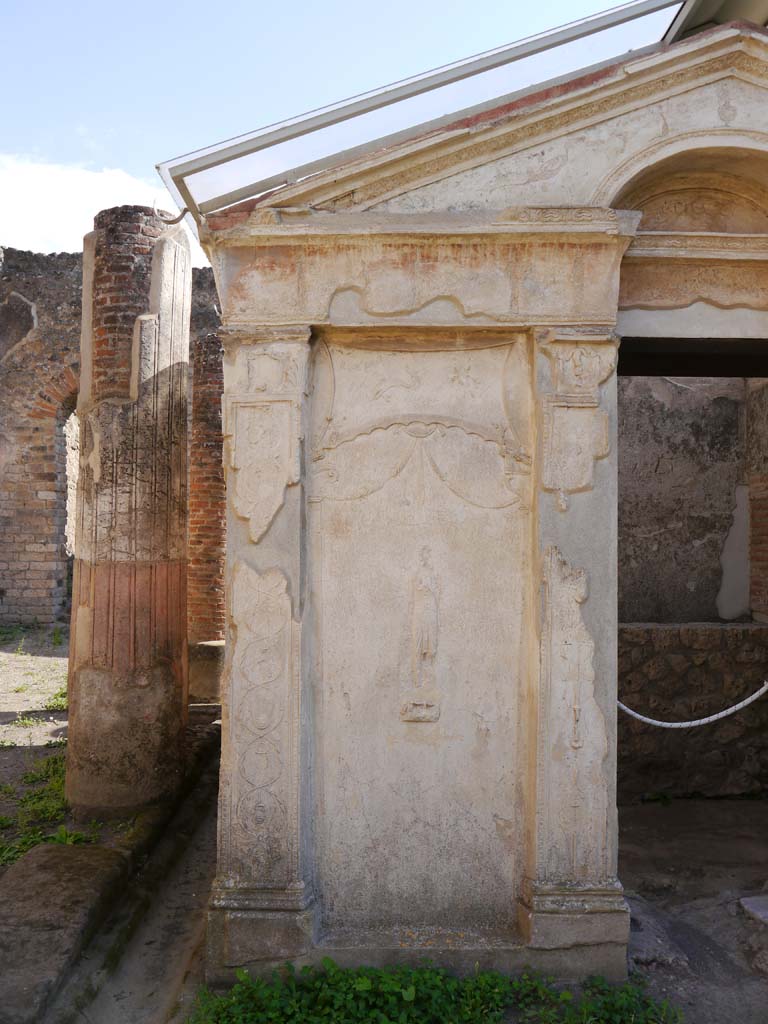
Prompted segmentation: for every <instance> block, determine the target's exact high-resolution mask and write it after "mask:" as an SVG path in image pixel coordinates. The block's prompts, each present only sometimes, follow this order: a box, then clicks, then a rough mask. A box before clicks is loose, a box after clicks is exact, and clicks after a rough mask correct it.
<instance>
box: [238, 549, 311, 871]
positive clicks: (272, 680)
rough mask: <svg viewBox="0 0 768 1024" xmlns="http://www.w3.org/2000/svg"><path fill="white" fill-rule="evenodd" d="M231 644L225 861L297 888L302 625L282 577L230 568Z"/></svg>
mask: <svg viewBox="0 0 768 1024" xmlns="http://www.w3.org/2000/svg"><path fill="white" fill-rule="evenodd" d="M232 609H233V620H234V625H235V627H236V640H235V646H234V654H233V659H232V670H231V672H232V682H231V687H232V692H231V708H232V716H231V721H230V728H231V730H232V735H233V739H235V742H234V743H233V745H232V749H234V750H237V752H238V756H237V762H236V764H235V765H234V766H233V773H232V778H231V802H230V813H231V816H232V817H231V828H230V833H231V837H230V838H231V847H232V848H231V850H230V858H229V859H230V861H231V864H232V867H234V868H235V869H236V872H237V875H238V877H240V878H241V879H245V880H250V882H251V883H252V884H256V885H257V886H259V887H280V886H288V885H290V884H291V883H292V882H294V881H295V879H296V877H297V872H298V865H297V863H296V849H297V843H298V839H297V835H296V829H295V828H294V827H293V824H292V823H293V822H295V821H296V820H297V813H298V812H297V792H298V789H297V778H296V776H297V772H298V763H297V751H298V727H299V726H298V700H299V687H298V680H297V678H296V675H297V666H298V662H297V657H296V655H297V647H298V634H299V626H298V624H297V623H295V622H294V621H293V617H292V613H291V599H290V595H289V594H288V592H287V583H286V579H285V577H284V576H283V574H282V573H281V572H280V571H279V570H277V569H272V570H269V571H268V572H266V573H263V574H260V573H257V572H256V571H255V570H254V569H252V568H251V567H250V566H248V565H246V564H245V563H244V562H238V563H237V564H236V565H235V569H234V573H233V584H232Z"/></svg>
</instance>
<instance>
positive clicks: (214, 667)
mask: <svg viewBox="0 0 768 1024" xmlns="http://www.w3.org/2000/svg"><path fill="white" fill-rule="evenodd" d="M224 653H225V652H224V641H223V640H206V641H203V642H202V643H198V644H191V645H190V647H189V700H190V703H192V704H218V703H219V701H220V699H221V673H222V671H223V668H224Z"/></svg>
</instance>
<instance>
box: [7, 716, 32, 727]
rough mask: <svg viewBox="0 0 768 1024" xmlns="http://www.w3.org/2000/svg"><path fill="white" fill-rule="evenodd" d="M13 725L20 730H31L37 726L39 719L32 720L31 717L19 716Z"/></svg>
mask: <svg viewBox="0 0 768 1024" xmlns="http://www.w3.org/2000/svg"><path fill="white" fill-rule="evenodd" d="M11 725H17V726H18V727H19V728H20V729H31V728H32V727H33V726H35V725H37V719H36V718H32V716H31V715H18V716H17V717H16V718H14V720H13V721H12V722H11Z"/></svg>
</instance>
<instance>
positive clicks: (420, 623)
mask: <svg viewBox="0 0 768 1024" xmlns="http://www.w3.org/2000/svg"><path fill="white" fill-rule="evenodd" d="M419 559H420V563H421V564H420V565H419V569H418V571H417V573H416V576H415V578H414V581H413V685H414V686H415V687H416V688H417V689H419V688H421V687H433V686H434V685H435V658H436V656H437V634H438V628H439V619H438V609H437V602H438V584H437V577H436V576H435V573H434V570H433V568H432V556H431V554H430V551H429V548H428V547H423V548H422V549H421V553H420V555H419Z"/></svg>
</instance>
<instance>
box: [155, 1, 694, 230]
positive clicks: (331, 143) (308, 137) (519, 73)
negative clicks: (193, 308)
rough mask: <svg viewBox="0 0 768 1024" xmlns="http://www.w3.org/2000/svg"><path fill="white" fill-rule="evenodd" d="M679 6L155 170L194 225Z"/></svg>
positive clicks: (637, 30)
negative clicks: (194, 222) (184, 207)
mask: <svg viewBox="0 0 768 1024" xmlns="http://www.w3.org/2000/svg"><path fill="white" fill-rule="evenodd" d="M689 2H690V0H689ZM682 7H683V4H681V3H679V2H674V0H635V2H633V3H629V4H625V5H623V6H622V7H619V8H614V9H612V10H610V11H607V12H604V13H603V14H599V15H594V16H592V17H590V18H585V19H583V20H582V21H579V22H572V23H571V24H569V25H566V26H563V27H562V28H560V29H554V30H552V31H551V32H547V33H543V34H542V35H538V36H532V37H530V38H528V39H525V40H521V41H520V42H519V43H514V44H511V45H509V46H506V47H500V48H499V49H497V50H492V51H488V52H487V53H485V54H480V55H479V56H477V57H473V58H469V59H468V60H466V61H459V62H457V63H456V64H452V65H447V66H446V67H445V68H439V69H437V70H436V71H433V72H427V73H426V74H424V75H419V76H416V78H413V79H406V80H404V81H403V82H398V83H395V84H394V85H392V86H388V87H386V88H384V89H381V90H376V91H374V92H371V93H366V94H363V95H362V96H358V97H354V98H353V99H352V100H347V101H344V102H343V103H340V104H335V105H334V106H332V107H326V108H323V109H322V110H319V111H313V112H311V113H309V114H305V115H302V116H301V117H297V118H293V119H291V120H289V121H285V122H282V123H281V124H279V125H272V126H269V127H267V128H264V129H260V130H259V131H256V132H253V133H251V134H249V135H244V136H241V137H240V138H237V139H233V140H230V141H229V142H225V143H221V144H220V145H217V146H212V147H210V148H208V149H205V150H199V151H197V152H196V153H191V154H188V155H187V156H185V157H180V158H178V159H177V160H172V161H169V162H168V163H165V164H161V165H159V168H158V169H159V171H160V174H161V176H162V178H163V180H164V181H165V183H166V185H167V186H168V187H169V189H170V191H171V192H172V194H173V195H174V198H175V199H176V200H177V202H178V203H179V206H180V207H182V206H186V207H187V208H188V209H189V210H190V211H191V212H192V213H193V214H194V215H195V217H196V219H197V218H199V215H200V214H201V213H202V214H205V213H210V212H212V211H213V210H218V209H223V208H224V207H226V206H231V205H233V204H234V203H237V202H241V201H242V200H244V199H247V198H251V197H254V196H258V195H262V194H264V193H265V192H269V191H272V190H274V189H276V188H279V187H280V186H283V185H286V184H292V183H294V182H297V181H300V180H302V179H303V178H306V177H308V176H310V175H311V174H313V173H316V172H317V171H319V170H322V169H326V168H329V167H334V166H337V165H341V164H344V163H347V162H348V161H350V160H352V159H354V158H355V157H357V156H362V155H364V154H366V153H372V152H375V151H377V150H381V149H383V148H385V147H388V146H392V145H394V144H395V143H397V142H400V141H405V140H406V139H415V138H418V137H419V136H421V135H423V134H428V133H430V132H432V131H435V130H437V129H439V128H441V127H445V126H450V124H451V123H452V122H453V121H456V120H459V119H461V118H462V117H464V116H466V115H468V114H471V113H476V112H479V111H481V110H483V109H492V108H493V107H495V106H497V105H502V104H504V103H505V102H508V101H509V100H510V99H512V98H513V97H516V96H520V95H521V94H523V95H524V94H525V93H526V92H528V91H531V90H533V89H538V88H541V87H542V86H544V85H549V84H551V83H552V82H553V81H555V82H557V81H559V80H561V79H567V78H570V77H573V75H574V74H575V73H577V72H579V71H580V70H584V71H588V70H590V69H592V68H594V67H596V66H597V67H599V66H600V65H601V64H605V63H611V62H612V61H613V60H615V59H616V58H617V57H621V56H623V55H624V54H627V53H628V52H630V51H635V52H636V51H638V50H642V49H644V48H646V47H649V46H653V45H655V44H657V43H658V42H659V41H660V40H661V39H662V38H663V36H664V34H665V32H666V31H667V30H668V28H669V26H670V23H671V21H672V20H673V19H674V18H675V17H676V15H677V14H678V12H679V11H680V10H681V8H682Z"/></svg>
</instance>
